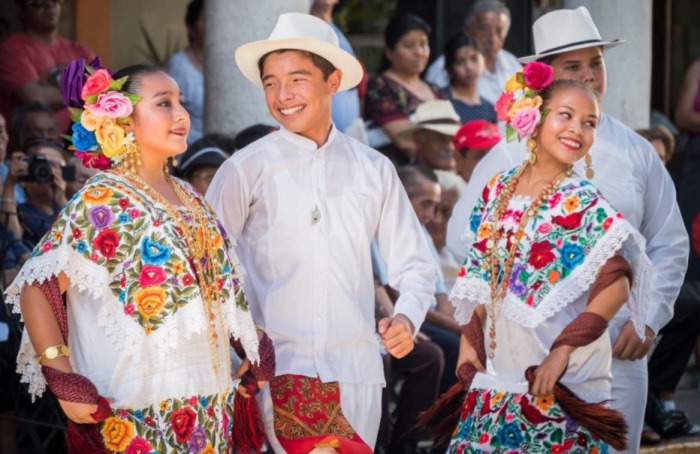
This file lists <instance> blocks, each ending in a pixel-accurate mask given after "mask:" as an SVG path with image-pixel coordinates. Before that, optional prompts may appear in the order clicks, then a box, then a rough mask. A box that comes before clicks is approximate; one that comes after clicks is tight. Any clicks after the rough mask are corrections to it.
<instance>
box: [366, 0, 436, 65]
mask: <svg viewBox="0 0 700 454" xmlns="http://www.w3.org/2000/svg"><path fill="white" fill-rule="evenodd" d="M413 30H420V31H422V32H424V33H425V34H426V35H427V36H428V37H430V33H431V32H432V30H431V29H430V25H428V23H427V22H426V21H424V20H423V19H422V18H420V17H418V16H416V15H414V14H409V13H400V14H397V15H396V16H394V17H392V18H391V20H390V21H389V23H388V24H387V25H386V28H385V29H384V48H385V49H394V48H395V47H396V45H397V44H398V42H399V41H401V38H403V37H404V36H405V35H406V34H407V33H410V32H412V31H413ZM390 66H391V62H390V61H389V59H388V58H386V55H385V54H384V53H382V60H381V62H379V69H378V72H380V73H381V72H384V71H385V70H387V69H388V68H389V67H390Z"/></svg>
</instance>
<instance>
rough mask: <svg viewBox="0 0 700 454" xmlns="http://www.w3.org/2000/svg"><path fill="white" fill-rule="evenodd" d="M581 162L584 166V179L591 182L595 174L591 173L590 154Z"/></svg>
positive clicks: (591, 158) (591, 161) (591, 162)
mask: <svg viewBox="0 0 700 454" xmlns="http://www.w3.org/2000/svg"><path fill="white" fill-rule="evenodd" d="M583 161H584V163H585V164H586V167H585V169H586V178H588V179H589V180H592V179H593V177H594V176H595V172H594V171H593V157H591V154H590V153H586V157H585V158H583Z"/></svg>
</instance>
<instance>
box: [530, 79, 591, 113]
mask: <svg viewBox="0 0 700 454" xmlns="http://www.w3.org/2000/svg"><path fill="white" fill-rule="evenodd" d="M567 88H578V89H579V90H582V91H584V92H585V93H587V94H588V95H589V96H590V97H591V99H593V100H594V101H595V103H596V104H598V97H597V96H596V94H595V92H594V91H593V90H591V89H590V88H589V87H588V85H586V84H585V83H583V82H581V81H580V80H576V79H558V80H555V81H554V82H552V83H551V84H549V86H548V87H547V88H545V89H544V90H542V91H540V92H538V93H537V94H538V95H540V96H541V97H542V107H541V109H543V108H544V106H546V105H547V104H548V103H549V101H550V100H551V99H552V98H553V97H554V95H555V94H557V93H558V92H559V91H561V90H564V89H567Z"/></svg>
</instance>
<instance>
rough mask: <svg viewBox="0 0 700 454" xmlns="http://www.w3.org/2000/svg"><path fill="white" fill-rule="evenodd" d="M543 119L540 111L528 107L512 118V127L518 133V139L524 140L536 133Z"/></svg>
mask: <svg viewBox="0 0 700 454" xmlns="http://www.w3.org/2000/svg"><path fill="white" fill-rule="evenodd" d="M541 118H542V114H540V110H539V109H535V108H532V107H528V108H525V109H521V110H520V111H519V112H518V113H517V114H515V116H514V117H513V118H511V120H510V126H511V127H512V128H513V129H514V130H515V132H517V133H518V137H520V138H521V139H523V138H525V137H527V136H529V135H531V134H532V133H533V132H535V128H537V125H538V124H539V123H540V119H541Z"/></svg>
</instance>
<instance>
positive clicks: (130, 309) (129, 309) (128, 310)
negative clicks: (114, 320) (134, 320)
mask: <svg viewBox="0 0 700 454" xmlns="http://www.w3.org/2000/svg"><path fill="white" fill-rule="evenodd" d="M134 309H135V307H134V305H133V304H131V303H129V304H127V305H126V306H124V313H125V314H126V315H131V314H133V313H134Z"/></svg>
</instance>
